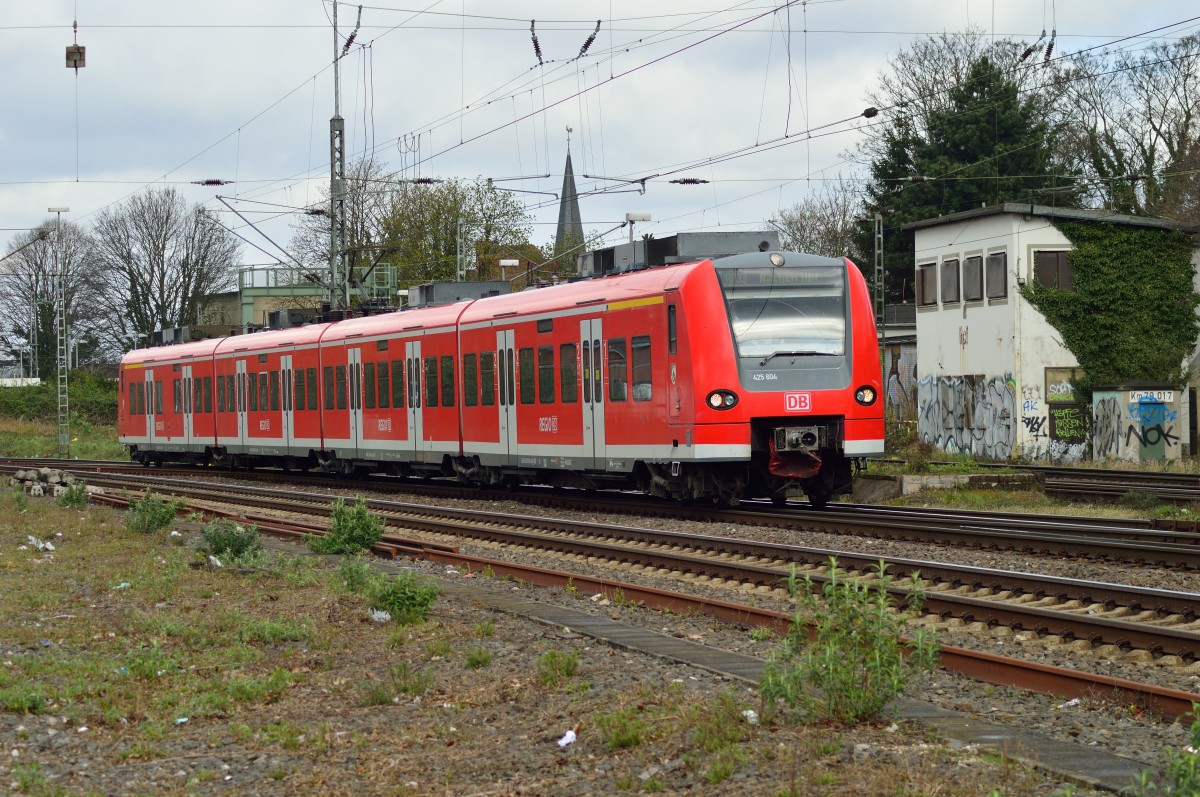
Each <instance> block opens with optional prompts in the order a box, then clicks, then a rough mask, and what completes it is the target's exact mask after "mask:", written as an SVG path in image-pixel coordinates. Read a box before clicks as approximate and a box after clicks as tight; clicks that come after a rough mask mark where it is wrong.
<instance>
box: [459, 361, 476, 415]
mask: <svg viewBox="0 0 1200 797" xmlns="http://www.w3.org/2000/svg"><path fill="white" fill-rule="evenodd" d="M478 360H479V355H478V354H476V353H474V352H468V353H467V354H464V355H463V363H462V375H463V406H464V407H475V406H478V404H479V367H478V364H477V363H478Z"/></svg>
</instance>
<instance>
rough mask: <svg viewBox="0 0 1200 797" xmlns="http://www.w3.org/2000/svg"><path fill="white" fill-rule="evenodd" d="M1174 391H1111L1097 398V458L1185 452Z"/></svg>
mask: <svg viewBox="0 0 1200 797" xmlns="http://www.w3.org/2000/svg"><path fill="white" fill-rule="evenodd" d="M1177 407H1178V405H1177V404H1176V403H1175V394H1174V391H1157V392H1155V393H1147V392H1146V391H1129V392H1127V393H1126V392H1121V393H1115V394H1114V393H1109V394H1107V395H1105V396H1104V397H1103V398H1101V399H1100V400H1099V401H1097V402H1096V418H1095V425H1094V428H1093V432H1092V447H1093V451H1094V452H1095V456H1096V457H1097V458H1102V457H1109V458H1114V459H1127V460H1131V461H1141V460H1146V459H1174V458H1176V457H1178V456H1180V454H1181V453H1182V452H1181V450H1180V445H1181V444H1182V440H1181V437H1182V432H1183V430H1182V428H1181V426H1182V425H1181V421H1180V417H1179V410H1178V409H1177Z"/></svg>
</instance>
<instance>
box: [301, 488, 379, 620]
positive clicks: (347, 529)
mask: <svg viewBox="0 0 1200 797" xmlns="http://www.w3.org/2000/svg"><path fill="white" fill-rule="evenodd" d="M382 536H383V521H381V520H380V519H379V517H378V516H377V515H376V514H375V513H374V512H372V511H371V510H370V508H369V507H368V506H367V502H366V501H364V500H363V499H362V498H359V499H357V500H356V501H355V502H354V506H351V507H347V506H346V501H345V499H342V498H339V499H337V500H336V501H334V502H333V508H332V509H331V510H330V513H329V530H328V531H327V532H325V534H323V535H321V536H309V537H307V538H306V541H307V542H308V547H309V548H310V549H312V550H314V551H316V552H317V553H351V554H353V553H358V552H360V551H369V550H370V549H371V547H372V546H374V545H375V543H377V542H379V538H380V537H382ZM393 616H394V615H393Z"/></svg>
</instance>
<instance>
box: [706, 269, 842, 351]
mask: <svg viewBox="0 0 1200 797" xmlns="http://www.w3.org/2000/svg"><path fill="white" fill-rule="evenodd" d="M717 276H718V278H719V279H720V281H721V287H722V289H723V290H724V291H725V301H726V304H728V306H729V320H730V323H731V324H732V326H733V337H734V339H735V340H736V342H737V347H738V356H740V357H759V358H762V359H763V360H764V363H765V361H766V360H769V359H771V358H772V357H787V356H822V355H825V356H829V355H834V356H836V355H843V354H845V353H846V271H845V269H844V268H842V267H837V266H830V267H806V268H728V269H721V268H718V269H717Z"/></svg>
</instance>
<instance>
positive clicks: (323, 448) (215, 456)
mask: <svg viewBox="0 0 1200 797" xmlns="http://www.w3.org/2000/svg"><path fill="white" fill-rule="evenodd" d="M120 378H121V406H120V417H119V430H120V439H121V442H122V443H124V444H126V445H128V446H129V450H130V454H131V457H132V459H133V460H134V461H138V462H142V463H145V464H152V463H162V462H193V463H197V464H211V465H215V466H227V467H254V466H257V465H270V466H280V467H285V468H298V469H308V468H321V469H325V470H333V471H339V472H343V473H355V472H357V473H365V472H382V473H393V474H399V475H410V474H415V475H441V476H456V477H457V478H458V479H460V480H462V481H465V482H470V483H476V484H482V485H500V484H508V485H513V484H520V483H541V484H555V485H569V486H580V487H593V488H599V487H621V488H630V487H632V488H636V489H639V490H643V491H645V492H648V493H651V494H653V495H659V496H666V497H670V498H674V499H677V500H689V501H708V500H711V501H714V502H718V503H736V502H737V501H738V500H739V499H740V498H742V497H758V496H765V497H769V498H771V499H773V500H775V501H776V502H782V501H783V500H786V498H787V496H788V495H789V493H795V492H798V491H800V490H802V491H803V492H804V493H805V494H806V495H807V496H808V498H809V500H810V501H811V502H812V503H813V505H815V506H823V505H824V504H825V503H826V501H828V499H829V498H830V497H831V496H833V495H834V494H836V493H838V492H842V491H844V490H846V489H848V488H849V486H850V484H851V480H852V473H851V471H852V468H851V465H852V462H853V460H854V459H855V458H858V457H866V456H873V455H878V454H881V453H882V452H883V402H882V401H881V400H880V398H879V397H880V393H881V379H882V377H881V373H880V365H879V353H878V349H877V340H876V336H875V321H874V316H873V314H872V311H871V302H870V296H869V294H868V291H867V288H866V284H865V282H864V281H863V278H862V275H861V274H860V273H859V270H858V268H857V267H856V266H855V265H854V264H853V263H851V262H850V261H849V260H846V259H844V258H824V257H816V256H813V255H804V254H796V253H791V252H762V253H753V254H746V255H736V256H733V257H727V258H720V259H717V260H705V261H701V262H696V263H686V264H682V265H671V266H663V267H658V268H652V269H647V270H642V271H635V272H630V273H625V274H619V275H613V276H607V277H601V278H597V279H591V280H586V281H581V282H574V283H569V284H563V285H556V286H552V287H546V288H538V289H533V290H527V291H523V292H521V293H515V294H510V295H504V296H494V297H489V298H486V299H478V300H474V301H464V302H460V303H457V304H453V305H446V306H440V307H430V308H425V309H415V310H402V311H397V312H393V313H386V314H382V315H374V316H367V317H363V318H355V319H350V320H346V321H341V322H337V323H325V324H314V325H310V326H304V327H297V328H292V329H283V330H276V331H270V332H257V333H254V334H249V335H238V336H233V337H228V338H221V339H214V340H206V341H200V342H194V343H185V344H180V345H174V346H162V347H157V348H149V349H138V350H135V351H132V352H130V353H129V354H128V355H126V356H125V358H124V359H123V360H122V362H121V372H120Z"/></svg>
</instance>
